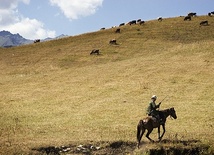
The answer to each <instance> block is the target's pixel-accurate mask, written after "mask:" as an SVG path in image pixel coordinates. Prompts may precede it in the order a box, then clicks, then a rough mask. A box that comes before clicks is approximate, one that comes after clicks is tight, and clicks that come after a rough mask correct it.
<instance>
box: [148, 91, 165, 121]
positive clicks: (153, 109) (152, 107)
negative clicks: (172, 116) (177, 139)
mask: <svg viewBox="0 0 214 155" xmlns="http://www.w3.org/2000/svg"><path fill="white" fill-rule="evenodd" d="M156 99H157V96H156V95H153V96H152V97H151V102H150V103H149V106H148V108H147V114H148V116H152V117H154V118H156V119H157V121H158V122H159V123H160V124H162V119H161V116H160V112H159V110H157V109H158V108H159V107H160V105H161V102H160V103H159V104H156V103H155V101H156Z"/></svg>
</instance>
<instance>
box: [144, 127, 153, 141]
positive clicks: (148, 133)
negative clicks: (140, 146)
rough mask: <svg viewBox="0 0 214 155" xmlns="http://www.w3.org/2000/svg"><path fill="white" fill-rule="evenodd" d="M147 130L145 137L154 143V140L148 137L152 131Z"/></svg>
mask: <svg viewBox="0 0 214 155" xmlns="http://www.w3.org/2000/svg"><path fill="white" fill-rule="evenodd" d="M147 130H148V132H147V134H146V137H147V138H148V139H149V140H150V141H151V142H154V140H152V139H151V138H150V137H149V135H150V133H151V132H152V130H153V129H147Z"/></svg>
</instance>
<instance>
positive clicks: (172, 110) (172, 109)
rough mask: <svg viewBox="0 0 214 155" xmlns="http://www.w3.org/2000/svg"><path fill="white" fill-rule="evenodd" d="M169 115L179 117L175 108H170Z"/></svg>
mask: <svg viewBox="0 0 214 155" xmlns="http://www.w3.org/2000/svg"><path fill="white" fill-rule="evenodd" d="M169 115H170V116H172V117H173V118H174V119H176V118H177V115H176V111H175V109H174V108H170V109H169Z"/></svg>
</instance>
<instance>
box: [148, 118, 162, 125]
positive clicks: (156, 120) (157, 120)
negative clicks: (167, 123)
mask: <svg viewBox="0 0 214 155" xmlns="http://www.w3.org/2000/svg"><path fill="white" fill-rule="evenodd" d="M150 117H151V118H152V120H153V121H154V122H155V123H159V124H163V123H164V122H163V120H162V119H161V118H157V117H154V116H150Z"/></svg>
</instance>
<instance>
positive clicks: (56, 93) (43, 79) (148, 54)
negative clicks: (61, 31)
mask: <svg viewBox="0 0 214 155" xmlns="http://www.w3.org/2000/svg"><path fill="white" fill-rule="evenodd" d="M202 20H208V21H209V26H199V23H200V21H202ZM120 28H121V33H120V34H116V33H114V31H115V29H116V28H111V29H106V30H102V31H101V30H100V31H97V32H92V33H87V34H82V35H79V36H74V37H68V38H63V39H59V40H54V41H48V42H42V43H36V44H31V45H25V46H20V47H14V48H9V49H4V48H0V70H1V72H0V79H1V81H0V91H1V93H0V124H1V126H0V137H1V138H0V154H5V153H6V152H7V153H9V154H10V153H11V154H12V153H14V152H15V153H23V152H24V153H26V152H30V151H31V149H32V148H34V147H39V146H50V145H66V144H70V143H72V142H83V141H97V142H99V141H119V140H122V141H133V142H135V141H136V125H137V123H138V121H139V120H140V119H141V118H143V117H145V116H146V114H145V109H146V108H147V105H148V102H149V101H150V97H151V96H152V95H153V94H156V95H157V96H158V97H159V98H158V101H160V100H161V99H162V98H164V97H165V96H167V98H166V100H165V101H164V102H163V103H162V105H161V109H165V108H170V107H175V110H176V112H177V116H178V119H177V120H171V119H168V120H167V125H166V134H165V136H164V138H165V139H175V138H177V139H179V140H191V139H194V140H200V141H202V142H203V143H205V144H208V145H210V146H212V147H214V137H213V135H214V130H213V125H214V124H213V121H214V116H213V110H214V104H213V101H214V89H213V87H214V74H213V73H214V17H208V16H200V17H195V18H193V19H192V21H183V17H177V18H168V19H164V20H163V21H162V22H158V21H156V20H153V21H148V22H146V23H145V24H144V25H141V26H140V25H131V26H130V25H126V26H123V27H120ZM110 39H116V40H117V43H118V45H109V43H108V42H109V40H110ZM94 48H96V49H100V52H101V54H100V55H89V53H90V52H91V50H92V49H94ZM156 132H157V131H156V130H154V131H153V133H152V134H151V137H152V138H153V139H157V133H156ZM143 141H145V142H148V140H147V139H146V138H145V137H143Z"/></svg>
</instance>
